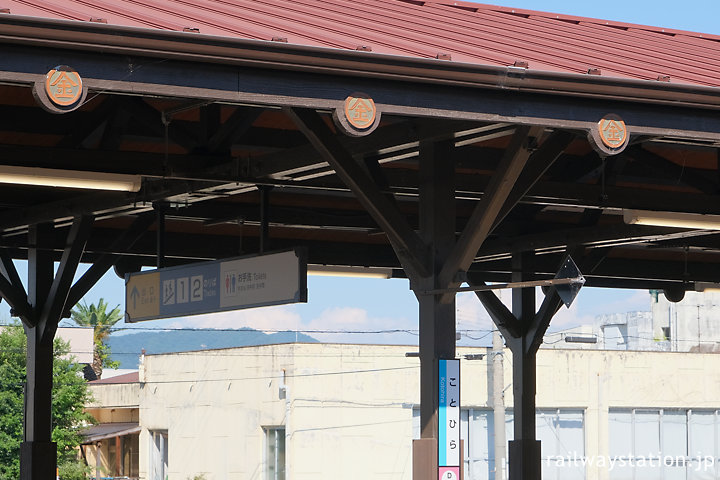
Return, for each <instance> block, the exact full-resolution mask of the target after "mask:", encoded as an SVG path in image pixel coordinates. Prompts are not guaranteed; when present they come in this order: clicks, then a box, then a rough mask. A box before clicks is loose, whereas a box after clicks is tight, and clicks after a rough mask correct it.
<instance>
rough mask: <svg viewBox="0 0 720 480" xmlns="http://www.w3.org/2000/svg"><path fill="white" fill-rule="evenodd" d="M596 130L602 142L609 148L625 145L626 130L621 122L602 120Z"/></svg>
mask: <svg viewBox="0 0 720 480" xmlns="http://www.w3.org/2000/svg"><path fill="white" fill-rule="evenodd" d="M598 128H599V130H600V138H601V139H602V142H603V143H604V144H605V145H606V146H608V147H609V148H618V147H621V146H622V145H623V144H624V143H625V138H626V137H627V128H626V127H625V122H623V121H622V120H615V119H608V118H604V119H603V120H601V121H600V123H599V124H598Z"/></svg>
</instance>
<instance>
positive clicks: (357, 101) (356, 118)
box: [345, 97, 376, 130]
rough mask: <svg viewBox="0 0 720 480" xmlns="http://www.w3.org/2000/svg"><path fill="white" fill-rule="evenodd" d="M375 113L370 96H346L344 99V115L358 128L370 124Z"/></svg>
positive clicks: (366, 126) (373, 103)
mask: <svg viewBox="0 0 720 480" xmlns="http://www.w3.org/2000/svg"><path fill="white" fill-rule="evenodd" d="M375 114H376V110H375V102H373V100H372V99H371V98H360V97H348V98H347V99H346V100H345V117H346V118H347V121H348V122H349V123H350V125H352V126H353V127H355V128H357V129H359V130H362V129H365V128H368V127H370V126H372V124H373V123H374V122H375Z"/></svg>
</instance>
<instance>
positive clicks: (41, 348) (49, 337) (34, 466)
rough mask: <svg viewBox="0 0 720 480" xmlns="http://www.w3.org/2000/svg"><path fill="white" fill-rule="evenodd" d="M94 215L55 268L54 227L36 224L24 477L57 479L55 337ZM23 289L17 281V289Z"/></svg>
mask: <svg viewBox="0 0 720 480" xmlns="http://www.w3.org/2000/svg"><path fill="white" fill-rule="evenodd" d="M91 227H92V218H90V217H78V218H76V219H75V220H74V221H73V224H72V227H71V229H70V233H69V235H68V238H67V242H66V246H65V250H64V252H63V256H62V258H61V260H60V265H59V266H58V269H57V275H55V272H54V259H53V253H52V251H51V249H50V248H49V246H48V239H49V238H50V237H51V233H52V229H53V226H52V225H51V224H41V225H33V226H31V227H30V229H29V232H28V240H29V241H28V243H29V245H30V249H29V251H28V294H27V305H28V308H27V309H24V310H25V313H24V315H23V316H22V317H21V319H22V321H23V326H24V328H25V333H26V335H27V381H26V384H25V414H24V415H25V430H24V432H23V437H24V438H23V440H24V441H23V442H22V443H21V445H20V478H21V480H53V479H55V478H56V473H57V472H56V468H57V445H56V444H55V443H54V442H53V441H52V386H53V340H54V337H55V332H56V331H57V325H58V323H59V321H60V318H61V317H62V314H63V312H64V311H65V310H66V309H65V307H66V305H65V304H66V302H67V298H68V293H69V291H70V286H71V285H72V280H73V277H74V275H75V271H76V270H77V266H78V263H79V261H80V257H81V255H82V252H83V250H84V248H85V243H86V241H87V238H88V237H89V235H90V229H91ZM3 270H4V273H3V277H4V278H5V279H6V281H7V283H10V284H12V283H14V282H17V281H18V277H17V275H16V272H14V267H12V266H11V265H10V264H7V263H6V264H5V267H4V268H3ZM20 289H21V288H20V286H19V285H14V290H15V291H16V292H17V291H19V290H20Z"/></svg>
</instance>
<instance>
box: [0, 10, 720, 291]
mask: <svg viewBox="0 0 720 480" xmlns="http://www.w3.org/2000/svg"><path fill="white" fill-rule="evenodd" d="M0 12H2V13H0V44H2V50H3V54H2V56H0V111H2V112H3V114H2V115H1V116H0V181H3V182H4V186H3V188H2V189H0V246H1V247H3V248H4V249H5V251H6V252H7V253H8V255H9V256H11V257H13V258H24V257H26V256H27V251H28V246H29V242H30V240H29V237H28V228H29V226H30V225H33V224H39V223H51V224H53V225H54V226H55V228H54V229H53V240H52V241H51V242H50V244H49V247H48V248H51V249H52V250H53V251H54V252H56V253H55V255H56V257H57V258H58V259H59V258H60V255H61V253H62V251H63V249H64V248H65V243H64V242H65V237H66V234H67V230H68V228H69V225H70V223H71V219H72V218H73V217H77V216H78V215H91V216H93V217H94V219H95V223H94V226H93V229H92V233H91V234H90V236H89V237H88V240H87V244H86V247H85V249H84V251H83V253H82V260H83V261H88V262H94V261H97V260H98V259H104V260H105V261H106V263H108V262H109V263H110V264H114V265H115V266H116V269H117V270H118V271H119V272H120V273H124V272H128V271H135V270H137V269H139V268H140V266H141V265H155V263H156V257H157V252H158V241H157V235H156V230H157V228H158V227H157V226H156V223H157V222H156V221H155V219H156V213H157V211H158V210H162V213H163V218H164V225H163V226H162V229H163V242H162V245H163V249H162V255H163V258H164V260H165V262H166V263H165V264H166V265H177V264H183V263H188V262H195V261H202V260H211V259H218V258H226V257H232V256H237V255H243V254H252V253H256V252H257V251H258V250H259V249H260V247H261V246H260V243H261V238H262V241H263V243H264V245H263V246H262V247H263V250H265V251H268V250H280V249H286V248H291V247H297V246H305V247H307V248H308V252H309V257H308V261H309V263H310V264H311V265H324V266H328V265H329V266H343V267H347V266H357V267H360V266H362V267H384V268H390V269H393V270H394V272H395V275H396V276H403V275H405V273H404V269H403V265H402V262H401V261H400V260H398V255H397V252H398V251H400V252H410V253H411V254H412V255H411V256H414V257H418V258H422V257H423V255H424V254H423V248H424V246H423V241H422V239H421V238H420V237H419V236H418V234H417V231H418V230H419V229H420V223H421V217H422V214H421V212H420V210H421V209H422V206H421V205H420V203H421V202H419V201H418V198H419V195H420V193H419V192H420V191H421V190H422V188H423V186H422V185H423V182H427V181H428V180H427V179H424V180H423V178H424V174H422V173H421V171H420V168H419V162H420V160H419V159H420V158H421V156H422V155H423V153H422V152H423V149H425V148H431V147H430V146H432V148H436V149H437V148H442V149H443V153H442V158H443V160H444V161H446V162H450V163H451V164H452V165H453V175H452V178H450V179H448V180H447V181H450V182H451V183H452V189H453V192H454V203H453V205H452V210H453V211H448V212H447V215H448V216H450V217H452V218H453V220H454V222H455V229H456V234H457V238H458V239H459V238H460V236H461V232H462V231H463V230H464V229H465V227H466V226H467V225H468V224H474V223H477V222H480V223H479V225H480V230H481V231H482V232H484V233H482V234H481V235H480V236H481V237H483V238H482V239H480V241H477V242H476V243H477V246H478V248H477V252H476V253H475V254H473V258H472V262H471V264H470V266H469V267H468V268H467V272H468V275H471V276H472V277H473V278H475V279H476V280H477V281H483V282H492V281H508V280H509V279H510V276H511V272H512V270H513V268H512V266H511V261H510V259H511V257H512V255H513V254H515V253H518V252H529V251H532V252H534V253H535V259H534V261H533V268H532V270H533V271H532V276H533V277H534V278H537V279H542V278H551V277H552V276H553V275H554V274H555V271H556V270H557V268H558V265H559V264H560V263H561V261H562V258H563V256H564V255H565V254H566V253H567V252H568V251H569V250H573V251H574V252H575V254H576V255H580V256H581V257H585V258H586V261H585V262H584V264H583V266H582V267H581V270H582V271H583V273H584V274H585V277H586V279H587V285H588V286H599V287H620V288H625V287H627V288H657V289H664V290H666V291H675V292H676V294H679V293H678V292H680V291H683V290H687V289H693V288H696V286H697V285H700V284H705V283H715V282H717V281H718V280H720V279H719V278H718V274H717V271H718V268H717V267H718V264H720V241H719V239H718V235H717V234H716V230H715V229H716V228H720V223H718V222H717V219H715V218H713V217H712V215H720V201H718V200H720V197H719V196H718V189H719V188H720V171H719V169H718V142H720V118H719V117H718V115H717V110H718V107H720V89H718V87H719V86H720V37H718V36H713V35H707V34H700V33H693V32H684V31H676V30H669V29H661V28H656V27H649V26H643V25H632V24H624V23H619V22H613V21H605V20H597V19H590V18H579V17H572V16H567V15H559V14H554V13H545V12H535V11H528V10H520V9H512V8H506V7H496V6H490V5H483V4H476V3H469V2H459V1H458V2H456V1H441V0H428V1H420V0H382V1H380V0H368V1H363V2H351V1H344V0H342V1H341V0H337V1H332V2H326V1H319V0H300V1H293V2H286V1H282V0H263V1H235V2H227V1H219V0H205V1H202V2H186V1H180V0H172V1H171V0H164V1H161V0H153V1H148V2H132V1H119V2H115V1H114V2H110V1H102V0H90V1H75V0H68V1H62V2H60V1H44V0H42V1H41V0H23V1H19V0H4V1H2V2H0ZM58 66H66V67H68V68H70V69H71V70H72V71H74V72H76V73H77V75H78V76H79V77H80V78H81V79H82V88H83V89H84V90H83V92H82V98H81V99H79V100H77V102H76V103H75V104H73V105H70V108H67V106H62V105H61V106H57V105H56V106H54V107H53V106H52V105H50V106H49V107H48V105H47V98H45V99H44V100H43V99H40V100H38V98H37V97H38V95H39V96H40V97H42V96H43V95H45V96H47V94H43V93H42V88H43V85H45V84H46V83H47V78H48V72H50V71H56V72H57V71H63V69H62V68H61V69H60V70H53V69H55V67H58ZM63 68H64V67H63ZM38 90H39V91H40V93H39V94H38V93H37V92H38ZM34 92H35V93H34ZM348 98H362V99H371V100H372V101H373V103H374V106H375V108H376V111H375V112H374V115H376V117H373V122H374V123H373V124H372V125H371V126H370V127H367V128H366V127H363V128H361V129H359V130H358V129H357V128H355V129H354V128H353V127H352V126H350V128H349V130H348V127H347V125H343V122H342V121H337V117H338V116H340V117H342V115H343V108H345V106H346V102H347V99H348ZM43 102H45V105H44V104H43ZM333 117H336V118H335V121H334V119H333ZM341 120H342V119H341ZM603 122H605V123H603ZM608 122H616V123H614V124H611V123H608ZM599 125H600V127H599ZM608 125H611V126H612V125H622V126H621V127H620V130H616V131H614V132H613V133H612V135H617V136H618V137H617V138H620V137H622V142H621V143H620V144H618V143H617V142H615V144H610V146H608V145H605V146H603V142H602V138H600V139H599V140H598V138H599V137H598V133H597V131H598V129H599V128H601V127H602V128H606V127H608ZM612 128H615V127H614V126H613V127H612ZM623 129H624V130H623ZM594 132H595V133H594ZM600 137H602V134H600ZM606 140H607V138H606ZM610 141H611V142H612V141H613V140H612V139H610ZM598 144H599V145H598ZM438 145H441V147H438ZM509 151H511V152H515V153H514V154H513V153H510V154H508V152H509ZM518 152H520V153H518ZM518 156H519V157H523V156H524V157H525V158H524V160H521V161H517V157H518ZM513 157H514V158H515V160H513ZM513 162H514V163H513ZM508 168H509V169H510V170H513V169H515V170H516V172H515V174H513V173H512V171H511V172H510V175H507V172H508ZM67 178H70V179H71V180H70V181H69V182H70V183H69V184H68V183H67V182H68V181H66V180H63V179H67ZM3 179H4V180H3ZM72 180H75V181H76V183H75V184H72ZM115 180H117V181H125V182H126V183H125V184H124V186H120V187H117V188H120V189H121V190H123V191H110V190H107V189H108V188H109V187H108V184H107V182H110V181H115ZM83 182H84V183H83ZM103 182H106V183H103ZM508 182H509V183H508ZM93 183H94V186H91V184H93ZM498 184H500V185H498ZM507 185H510V187H509V188H508V187H507ZM90 188H93V189H95V188H99V190H90ZM498 192H500V194H498ZM261 199H264V200H263V201H261ZM479 204H482V208H481V209H482V210H483V211H487V212H488V213H486V214H484V215H483V214H482V212H477V213H476V214H475V215H474V212H476V211H477V210H478V209H477V208H476V207H477V206H478V205H479ZM635 210H639V211H653V212H655V213H656V214H657V216H659V217H660V220H659V222H660V225H641V224H639V223H637V219H636V217H633V214H634V213H637V212H633V211H635ZM641 213H642V212H641ZM687 214H693V215H695V216H690V217H688V216H687ZM678 215H679V219H678ZM708 215H710V216H708ZM668 217H669V219H668ZM143 218H145V219H146V220H142V219H143ZM633 218H635V220H633ZM138 219H141V220H138ZM663 219H665V220H663ZM693 219H694V220H693ZM633 221H635V222H636V223H631V222H633ZM143 222H144V224H143ZM663 222H664V223H663ZM688 222H689V223H688ZM693 222H695V223H693ZM640 223H647V222H642V221H640ZM649 223H652V221H650V222H649ZM655 223H658V221H656V222H655ZM131 225H136V227H134V228H135V229H136V230H137V232H136V233H137V234H132V235H131V234H128V231H129V229H130V227H131ZM142 232H144V233H142ZM125 237H127V238H130V237H132V241H130V240H127V241H123V240H122V238H125ZM393 245H394V246H395V247H396V248H393ZM401 256H402V254H401ZM108 259H109V260H108ZM421 263H422V262H421ZM416 266H417V265H416Z"/></svg>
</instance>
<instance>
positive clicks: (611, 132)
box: [588, 113, 630, 155]
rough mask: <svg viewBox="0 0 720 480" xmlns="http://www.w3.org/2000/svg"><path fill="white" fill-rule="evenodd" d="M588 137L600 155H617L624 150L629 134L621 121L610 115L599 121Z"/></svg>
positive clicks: (616, 116) (617, 117)
mask: <svg viewBox="0 0 720 480" xmlns="http://www.w3.org/2000/svg"><path fill="white" fill-rule="evenodd" d="M588 137H589V139H590V143H592V145H593V147H594V148H595V149H596V150H598V152H599V153H600V154H604V155H617V154H618V153H620V152H622V151H623V150H625V147H626V146H627V144H628V141H629V139H630V134H629V132H628V127H627V125H626V124H625V122H624V121H623V119H622V118H620V117H619V116H618V115H615V114H612V113H611V114H608V115H605V116H604V117H603V118H601V119H600V121H599V122H598V123H597V125H596V127H595V128H594V129H592V130H591V131H590V132H589V135H588Z"/></svg>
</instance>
